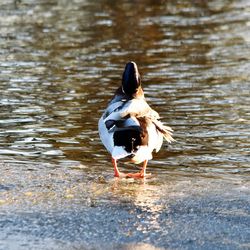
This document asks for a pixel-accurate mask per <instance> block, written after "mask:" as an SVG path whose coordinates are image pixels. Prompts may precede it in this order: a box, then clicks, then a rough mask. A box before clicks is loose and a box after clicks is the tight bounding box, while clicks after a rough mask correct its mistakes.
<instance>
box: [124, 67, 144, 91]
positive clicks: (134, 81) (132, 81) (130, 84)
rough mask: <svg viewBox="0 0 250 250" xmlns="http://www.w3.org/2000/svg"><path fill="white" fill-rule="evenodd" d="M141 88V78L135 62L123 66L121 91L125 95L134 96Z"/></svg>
mask: <svg viewBox="0 0 250 250" xmlns="http://www.w3.org/2000/svg"><path fill="white" fill-rule="evenodd" d="M140 86H141V77H140V74H139V71H138V68H137V65H136V63H135V62H129V63H127V64H126V66H125V70H124V72H123V76H122V90H123V92H124V93H125V94H126V95H129V96H132V95H134V94H135V93H136V92H137V91H138V89H139V87H140Z"/></svg>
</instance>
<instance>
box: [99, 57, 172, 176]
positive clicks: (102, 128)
mask: <svg viewBox="0 0 250 250" xmlns="http://www.w3.org/2000/svg"><path fill="white" fill-rule="evenodd" d="M159 118H160V117H159V114H158V113H157V112H156V111H154V110H153V109H152V108H150V106H149V105H148V103H147V102H146V100H145V98H144V93H143V90H142V87H141V77H140V74H139V72H138V68H137V65H136V63H135V62H128V63H127V64H126V66H125V70H124V72H123V76H122V84H121V86H120V87H119V88H118V89H117V90H116V92H115V95H114V97H113V98H112V99H111V101H110V102H109V104H108V107H107V108H106V110H105V111H104V113H103V115H102V117H101V118H100V120H99V123H98V129H99V135H100V138H101V141H102V143H103V144H104V146H105V147H106V149H107V150H108V152H109V153H110V154H111V157H112V164H113V166H114V176H115V177H131V178H144V177H147V176H148V175H150V174H147V173H146V167H147V163H148V160H150V159H152V152H153V151H155V152H158V151H159V150H160V148H161V146H162V143H163V138H165V139H166V140H167V142H169V143H171V142H172V141H173V138H172V129H171V128H170V127H167V126H164V125H163V124H162V123H161V121H160V120H159ZM120 159H124V160H126V161H128V162H133V163H135V164H139V163H143V165H142V169H141V171H140V172H139V173H128V174H124V173H121V172H120V171H119V170H118V167H117V161H118V160H120Z"/></svg>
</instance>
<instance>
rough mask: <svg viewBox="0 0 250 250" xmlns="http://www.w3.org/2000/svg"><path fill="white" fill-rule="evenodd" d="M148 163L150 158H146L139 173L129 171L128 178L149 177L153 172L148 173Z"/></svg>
mask: <svg viewBox="0 0 250 250" xmlns="http://www.w3.org/2000/svg"><path fill="white" fill-rule="evenodd" d="M147 164H148V160H145V161H144V162H143V165H142V170H141V171H140V172H139V173H135V174H133V173H129V174H127V175H126V177H127V178H146V177H149V176H150V175H151V174H150V173H149V174H146V167H147Z"/></svg>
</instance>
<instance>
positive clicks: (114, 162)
mask: <svg viewBox="0 0 250 250" xmlns="http://www.w3.org/2000/svg"><path fill="white" fill-rule="evenodd" d="M112 164H113V166H114V176H115V177H120V171H119V169H118V167H117V161H116V159H114V158H113V157H112Z"/></svg>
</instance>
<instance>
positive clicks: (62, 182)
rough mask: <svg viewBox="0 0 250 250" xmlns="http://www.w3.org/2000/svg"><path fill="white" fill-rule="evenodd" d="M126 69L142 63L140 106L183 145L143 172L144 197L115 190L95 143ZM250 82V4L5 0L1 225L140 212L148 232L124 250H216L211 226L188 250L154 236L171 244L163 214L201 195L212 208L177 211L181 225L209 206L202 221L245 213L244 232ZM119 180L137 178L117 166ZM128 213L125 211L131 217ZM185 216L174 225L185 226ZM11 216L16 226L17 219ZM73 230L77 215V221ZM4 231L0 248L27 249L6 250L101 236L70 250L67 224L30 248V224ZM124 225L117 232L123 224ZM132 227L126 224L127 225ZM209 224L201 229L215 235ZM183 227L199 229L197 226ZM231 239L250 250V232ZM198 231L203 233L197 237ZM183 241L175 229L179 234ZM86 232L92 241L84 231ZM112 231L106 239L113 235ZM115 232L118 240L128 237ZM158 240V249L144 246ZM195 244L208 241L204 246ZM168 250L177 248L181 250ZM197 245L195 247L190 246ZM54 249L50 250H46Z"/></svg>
mask: <svg viewBox="0 0 250 250" xmlns="http://www.w3.org/2000/svg"><path fill="white" fill-rule="evenodd" d="M129 60H133V61H135V62H137V64H138V67H139V70H140V72H141V74H142V78H143V87H144V90H145V94H146V98H147V100H148V102H149V103H150V105H151V106H152V107H153V108H155V109H156V110H157V111H158V112H159V113H160V115H161V117H162V119H163V121H164V122H165V124H167V125H169V126H171V127H172V128H173V129H174V131H175V132H174V138H175V139H176V142H174V143H173V144H172V145H170V146H168V145H167V144H164V146H163V148H162V150H161V151H160V152H159V153H158V154H157V155H156V156H155V158H154V160H152V161H151V162H150V163H149V166H148V168H149V171H150V172H152V173H153V174H154V176H155V177H154V178H153V179H151V180H149V181H146V183H145V182H142V183H141V182H134V181H121V182H118V184H117V183H116V182H117V181H116V180H114V179H113V177H112V175H113V169H112V166H111V163H110V161H109V156H108V154H107V153H106V151H105V149H104V147H103V146H102V145H101V143H100V140H99V136H98V132H97V122H98V119H99V117H100V116H101V114H102V111H103V109H104V108H105V107H106V104H107V102H108V100H109V99H110V98H111V96H112V95H113V92H114V90H115V89H116V88H117V87H118V86H119V84H120V80H121V74H122V72H123V68H124V65H125V63H126V62H127V61H129ZM249 79H250V2H249V1H247V0H242V1H241V0H240V1H236V0H235V1H233V0H231V1H230V0H221V1H219V0H213V1H150V0H146V1H129V0H127V1H111V0H101V1H83V0H82V1H80V0H74V1H66V0H61V1H52V0H51V1H50V0H43V1H38V0H34V1H32V0H20V1H12V0H2V1H1V2H0V159H1V178H0V211H2V212H1V213H2V215H4V216H7V215H6V211H7V210H8V211H13V213H14V212H15V211H22V213H25V212H26V211H29V210H32V211H33V210H35V211H39V213H43V212H44V213H45V211H46V213H49V212H51V213H52V211H54V210H56V211H57V210H58V209H59V208H61V209H62V210H60V209H59V210H60V211H61V214H62V217H63V216H65V218H69V217H67V216H68V214H67V212H66V211H68V210H70V211H71V209H73V210H74V209H75V210H79V209H80V208H81V209H83V207H84V208H85V207H87V208H92V207H95V206H100V207H101V208H102V209H103V210H102V211H105V212H104V213H106V215H107V217H108V218H109V215H110V214H112V213H113V212H114V211H113V210H112V209H114V208H110V207H108V208H107V207H106V206H107V205H108V204H110V203H111V204H114V206H115V207H116V208H117V209H118V208H119V206H121V204H126V206H130V208H129V209H131V211H132V212H131V213H133V211H137V210H136V209H141V210H140V211H143V209H144V210H145V211H146V212H147V213H148V217H145V218H144V217H142V218H144V219H145V220H146V222H145V221H144V223H145V224H144V225H143V220H140V213H139V215H138V214H136V216H135V217H136V218H137V219H138V218H139V221H138V225H137V226H136V230H138V234H135V235H134V238H133V233H132V232H131V231H130V230H134V229H133V227H131V225H130V224H129V223H128V225H127V227H128V228H126V230H125V229H124V230H125V231H122V235H123V236H124V237H125V239H126V240H124V238H122V237H121V238H117V239H118V242H120V243H124V244H125V243H131V242H135V243H141V242H142V243H147V244H150V245H149V246H148V245H147V246H145V245H142V246H141V245H139V246H137V247H138V249H139V248H140V247H142V249H145V247H149V249H152V247H154V246H155V247H170V248H171V249H172V248H182V246H187V248H188V247H189V246H190V247H191V248H193V247H194V246H195V247H197V246H198V247H199V246H200V247H201V246H204V248H206V247H209V245H206V244H207V243H206V242H209V241H210V239H209V238H206V236H207V235H210V234H211V232H212V231H214V228H213V226H211V228H210V229H208V230H207V231H205V233H204V235H205V236H204V235H199V230H198V229H197V230H198V232H197V234H198V236H197V235H196V236H192V237H191V236H190V238H188V239H187V242H184V243H183V242H182V241H181V240H180V239H181V236H179V237H180V239H179V241H178V239H177V238H175V237H174V236H173V235H175V234H174V231H173V232H172V233H173V235H172V236H171V233H169V234H168V236H166V234H165V233H163V234H160V233H159V232H163V231H164V230H163V231H161V230H160V228H164V227H165V229H166V224H162V223H163V222H164V219H163V217H164V213H167V215H166V214H165V215H166V216H170V217H171V212H169V213H168V212H166V211H170V210H171V209H170V210H169V209H167V208H166V207H168V206H169V204H172V202H177V204H175V205H173V206H177V207H178V206H179V205H178V200H179V199H180V200H182V199H184V198H185V199H188V197H189V196H190V197H196V196H197V195H198V196H199V197H203V196H205V198H200V199H204V200H201V201H200V200H199V201H197V200H196V199H194V198H193V199H192V198H190V199H191V203H190V201H187V202H186V203H185V201H183V202H184V203H183V204H182V205H183V207H184V208H186V209H187V210H185V212H183V213H189V212H187V211H189V207H190V206H191V207H194V209H195V208H196V205H197V204H198V205H197V206H198V207H199V206H200V204H202V202H204V201H206V202H207V203H206V202H205V204H206V205H207V206H205V207H208V208H211V207H212V208H211V209H210V210H209V209H208V210H209V211H210V212H211V211H214V209H215V210H216V209H218V207H217V206H218V204H217V205H216V204H215V203H216V202H215V201H218V200H220V201H221V202H222V204H225V205H222V207H221V210H220V209H219V212H218V211H217V212H218V213H222V214H225V213H226V214H228V215H229V214H234V215H235V214H238V216H241V215H242V213H243V212H242V211H243V210H244V209H245V210H244V213H243V214H244V215H245V217H244V220H243V219H242V220H243V221H244V223H245V220H248V222H249V208H247V207H248V206H246V202H249V180H250V167H249V163H250V150H249V148H250V107H249V106H250V81H249ZM121 169H122V170H123V171H128V170H129V171H131V170H133V166H121ZM195 190H196V191H195ZM207 196H208V197H210V198H207ZM211 197H212V198H211ZM214 197H217V198H214ZM218 197H220V198H218ZM223 197H224V198H223ZM232 197H235V199H236V200H237V199H239V200H240V201H241V200H243V201H244V202H243V201H241V202H243V203H244V205H242V206H241V205H239V203H237V205H235V207H234V208H232V207H230V205H229V204H230V201H231V200H234V198H232ZM236 197H237V198H236ZM211 199H212V201H213V202H211ZM239 200H238V202H240V201H239ZM98 202H99V203H98ZM119 202H120V203H119ZM168 202H169V203H168ZM192 202H193V203H192ZM223 202H224V203H223ZM96 203H97V204H99V205H96ZM211 203H212V204H213V205H211ZM190 204H191V205H190ZM182 205H180V206H182ZM210 205H211V206H210ZM117 206H118V207H117ZM229 207H230V208H229ZM101 208H100V209H101ZM81 209H80V211H82V210H81ZM121 210H122V209H121ZM198 210H199V209H198ZM84 211H85V210H84ZM115 211H116V210H115ZM122 211H127V210H126V209H125V210H124V208H123V210H122ZM171 211H176V210H175V209H173V210H171ZM178 211H179V210H178V209H177V215H178V214H179V213H180V214H181V213H182V212H180V211H179V212H178ZM206 211H207V210H206ZM221 211H222V212H221ZM225 211H226V212H225ZM99 212H100V211H99ZM128 212H130V210H128ZM15 213H16V212H15ZM79 213H80V212H79ZM92 213H93V211H92V210H91V209H90V211H88V212H86V211H85V212H83V214H85V215H84V216H86V217H88V216H90V215H92ZM100 213H101V212H100ZM100 213H99V214H100ZM135 213H136V212H135ZM173 213H174V212H173ZM211 213H212V212H211ZM59 214H60V213H59ZM65 214H66V215H65ZM80 214H81V213H80ZM97 214H98V212H97ZM208 214H209V212H208ZM196 215H197V214H196V213H195V216H196ZM8 216H10V217H11V218H12V214H10V215H8ZM33 216H35V215H33ZM47 216H48V217H46V216H45V217H46V218H45V219H43V216H41V215H37V217H36V216H35V217H36V218H40V220H42V221H43V220H45V221H46V219H47V220H49V221H50V220H52V219H51V217H50V216H49V215H47ZM51 216H52V215H51ZM117 216H118V215H117ZM121 216H122V215H121ZM173 216H174V215H173ZM197 216H198V215H197ZM75 217H79V214H77V215H75ZM75 217H74V215H72V213H71V217H70V218H75ZM97 217H98V216H97ZM104 217H105V216H104ZM104 217H103V218H104ZM8 218H9V217H8ZM8 218H6V220H5V219H2V221H0V222H1V224H0V225H1V226H2V227H3V228H4V227H5V228H9V229H8V230H9V231H8V230H7V229H6V230H7V231H8V232H7V231H6V235H8V237H7V236H6V235H3V236H1V239H4V238H5V239H7V240H5V241H3V240H2V242H5V244H6V245H5V247H7V246H8V247H9V248H11V249H12V248H13V249H14V248H15V247H17V246H18V247H19V248H20V245H11V244H12V243H10V242H13V237H14V235H19V234H18V233H20V235H21V236H20V237H19V236H17V238H18V240H20V239H22V240H23V241H24V243H23V244H24V249H25V248H26V247H27V245H28V246H29V244H31V246H33V245H32V244H33V243H30V242H36V244H38V246H40V245H39V243H38V242H39V240H38V239H37V238H36V237H38V238H39V237H41V235H45V236H44V238H46V239H47V240H48V239H50V240H51V239H53V242H51V241H50V240H49V243H48V246H51V248H52V246H53V247H54V248H56V247H57V246H58V248H60V247H61V246H62V245H63V244H62V245H60V244H61V243H62V242H61V241H60V242H58V241H57V240H65V241H69V242H70V241H77V242H79V241H80V242H81V240H82V241H83V242H86V244H87V243H88V242H90V243H91V240H90V238H91V237H92V239H95V236H96V237H97V238H98V235H101V232H100V231H98V230H97V229H94V228H98V225H99V224H98V223H97V224H96V227H94V228H92V231H91V230H90V229H89V228H88V230H90V231H91V232H93V235H92V236H91V235H88V236H86V237H85V238H84V237H80V236H79V239H78V238H74V239H73V240H72V238H70V237H69V234H67V230H65V231H63V229H62V235H61V234H60V233H59V232H57V231H56V230H57V228H60V227H61V228H63V226H62V225H61V224H60V223H59V224H58V225H57V223H54V224H53V223H52V222H51V225H55V226H54V230H55V231H53V230H52V229H51V230H50V228H48V227H46V230H47V231H46V230H45V232H47V234H46V233H44V231H43V230H42V229H41V227H38V228H39V229H37V231H39V230H40V231H39V232H40V234H39V233H37V234H35V233H34V232H33V231H32V230H31V229H30V230H31V231H32V235H34V239H33V238H32V240H30V238H29V237H28V236H27V235H31V233H30V231H29V230H28V229H27V228H26V231H25V230H24V231H22V229H21V228H22V227H21V226H20V225H23V224H24V222H23V221H26V222H27V223H28V224H29V223H30V222H29V221H27V218H26V217H25V218H26V219H25V218H22V216H21V215H20V218H22V219H20V220H21V222H20V224H18V222H15V223H16V224H15V223H14V222H13V223H14V224H13V223H12V224H11V223H10V224H8V223H7V224H8V226H6V221H8V220H10V219H8ZM52 218H54V219H55V217H53V216H52ZM105 218H106V217H105ZM117 218H118V219H117V220H119V219H121V220H122V217H121V218H119V217H117ZM124 218H126V220H129V218H127V217H126V216H125V215H124ZM146 218H150V220H147V219H146ZM168 218H169V217H168ZM106 219H107V218H106ZM172 219H173V221H174V222H173V224H172V225H183V223H184V222H185V220H186V221H189V219H188V218H183V221H179V224H178V221H176V220H175V219H174V218H172ZM217 219H218V218H217ZM12 220H13V221H18V219H16V220H14V219H12ZM55 220H56V221H57V222H58V221H60V220H57V219H55ZM131 220H132V219H131ZM52 221H53V220H52ZM209 221H210V219H209V218H207V223H208V224H209ZM189 222H190V221H189ZM38 223H39V222H38ZM71 223H72V224H71V225H70V228H72V230H73V231H74V228H75V227H74V226H75V225H77V219H76V221H74V220H72V221H71ZM85 223H86V221H85ZM157 223H158V224H157ZM168 223H170V222H168ZM175 223H176V224H175ZM204 223H205V224H206V220H204ZM244 223H243V224H244ZM31 224H32V223H31ZM83 224H84V222H83ZM87 224H88V223H87ZM111 224H112V223H111V222H110V224H108V225H111ZM188 224H189V225H190V227H191V228H192V223H188ZM236 224H237V223H236ZM15 225H16V226H15ZM65 225H67V222H65ZM81 225H82V224H81ZM88 225H89V224H88ZM112 225H113V224H112ZM133 225H134V224H133ZM170 225H171V223H170V224H167V227H168V228H169V229H168V230H170V228H173V227H171V226H170ZM221 225H224V224H223V223H221ZM237 225H238V227H237V226H235V224H234V223H233V224H232V225H231V224H230V225H228V224H225V228H227V227H234V226H235V227H237V230H238V229H239V231H237V232H238V233H239V235H241V233H242V232H241V231H240V228H241V229H242V231H244V233H245V238H244V239H247V238H248V239H249V238H250V237H249V228H248V231H247V228H246V230H243V229H244V226H243V225H242V224H240V223H238V224H237ZM244 225H246V224H244ZM248 225H249V224H248ZM33 226H34V225H33ZM57 226H58V227H57ZM134 226H135V225H134ZM200 226H201V224H200ZM12 227H13V228H12ZM27 227H28V226H27ZM51 227H53V226H51ZM76 227H77V226H76ZM77 228H78V227H77ZM129 228H130V229H129ZM131 228H132V229H131ZM138 228H139V229H138ZM193 228H196V224H195V223H194V225H193ZM201 228H204V227H202V226H201ZM215 228H217V227H216V226H215ZM35 229H36V227H35ZM179 229H180V228H178V227H177V226H176V231H180V230H179ZM217 229H218V228H217ZM58 230H59V229H58ZM82 230H83V231H86V230H85V228H82ZM95 230H97V232H96V234H95V232H94V231H95ZM108 230H112V227H110V228H109V229H107V230H106V232H107V231H108ZM115 230H116V232H120V231H119V230H121V229H119V230H118V229H117V228H116V229H115ZM152 231H154V232H155V236H148V235H151V234H150V233H151V232H152ZM165 231H166V230H165ZM170 231H171V230H170ZM187 231H188V232H189V230H188V228H187ZM11 232H14V233H15V234H13V235H12V233H11ZM168 232H169V231H168ZM215 232H217V231H216V229H215ZM78 233H79V232H78ZM98 233H99V234H98ZM147 233H148V234H147ZM79 235H80V233H79ZM102 235H103V232H102ZM131 235H132V236H131ZM145 235H147V236H145ZM183 235H185V232H183ZM227 235H235V236H237V235H238V234H237V233H235V231H234V232H233V233H232V232H225V231H224V234H223V235H222V236H221V238H220V235H219V236H218V237H219V238H218V239H219V240H218V239H217V240H218V244H219V243H220V242H221V239H224V240H225V242H226V243H225V244H226V245H225V246H227V243H228V242H231V245H230V243H228V244H229V246H230V247H232V249H235V247H236V248H237V247H240V248H244V247H246V248H247V247H249V244H250V243H249V240H245V241H244V240H241V239H242V238H241V239H239V238H237V237H236V238H237V239H236V238H235V239H234V238H230V239H231V241H228V239H227ZM130 236H131V237H130ZM144 236H145V237H144ZM157 236H159V239H161V238H162V237H163V238H165V239H166V241H160V240H159V242H158V243H155V244H154V243H153V242H154V241H155V240H156V239H155V238H157ZM27 237H28V238H27ZM67 237H69V238H67ZM88 237H89V238H88ZM154 237H155V238H154ZM168 237H170V238H168ZM199 237H201V239H200V241H197V239H198V238H199ZM214 237H215V238H216V235H215V236H214ZM230 237H231V236H230ZM215 238H213V240H215ZM14 239H15V237H14ZM27 239H28V240H27ZM55 239H56V241H54V240H55ZM107 239H108V240H107ZM107 239H106V240H107V241H108V242H109V243H110V244H112V242H115V243H117V241H116V240H115V239H112V238H109V237H108V236H107ZM130 239H131V240H130ZM173 239H176V242H178V244H177V243H176V245H175V244H174V243H173V242H172V241H171V240H173ZM195 239H196V240H195ZM102 240H103V241H104V242H105V239H102ZM202 240H203V241H204V242H205V243H206V244H205V243H204V244H203V245H202V244H200V243H199V244H200V245H199V244H198V243H197V242H201V241H202ZM222 241H223V240H222ZM45 242H46V241H45ZM156 242H157V240H156ZM194 242H196V243H195V244H198V245H192V244H193V243H194ZM8 244H9V245H8ZM50 244H51V245H50ZM84 244H85V243H84ZM91 244H92V243H91ZM185 244H187V245H185ZM188 244H190V245H188ZM234 244H235V245H234ZM46 246H47V245H46V243H44V245H43V244H42V245H41V246H40V247H41V248H45V247H46ZM107 246H109V247H110V245H107ZM5 247H4V249H6V248H5ZM73 247H79V246H78V245H76V246H75V245H74V246H73ZM215 247H216V245H215ZM217 247H218V245H217ZM49 248H50V247H49ZM184 248H185V247H184ZM66 249H67V247H66Z"/></svg>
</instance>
